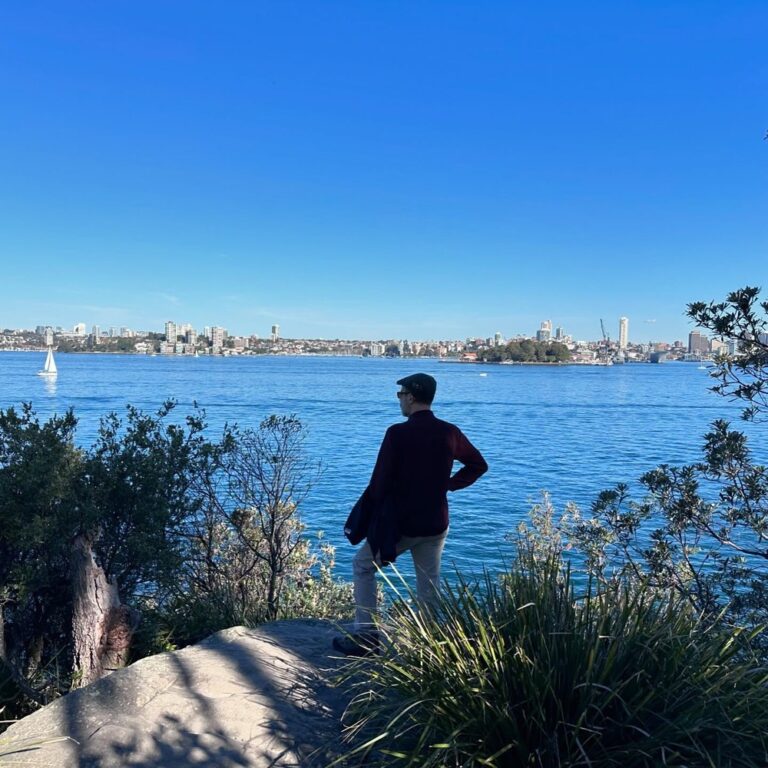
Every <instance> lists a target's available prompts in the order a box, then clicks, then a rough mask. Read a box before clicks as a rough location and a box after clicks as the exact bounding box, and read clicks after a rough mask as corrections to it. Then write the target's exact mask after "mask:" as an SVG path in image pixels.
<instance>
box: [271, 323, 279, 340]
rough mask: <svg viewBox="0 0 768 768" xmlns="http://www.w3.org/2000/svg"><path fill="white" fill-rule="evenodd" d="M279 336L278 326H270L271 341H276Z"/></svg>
mask: <svg viewBox="0 0 768 768" xmlns="http://www.w3.org/2000/svg"><path fill="white" fill-rule="evenodd" d="M279 338H280V326H279V325H273V326H272V341H277V340H278V339H279Z"/></svg>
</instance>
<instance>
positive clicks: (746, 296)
mask: <svg viewBox="0 0 768 768" xmlns="http://www.w3.org/2000/svg"><path fill="white" fill-rule="evenodd" d="M758 295H759V291H758V289H756V288H744V289H742V290H739V291H735V292H733V293H731V294H729V296H728V298H727V300H726V301H724V302H719V303H714V302H709V303H704V302H697V303H694V304H691V305H689V308H688V314H689V316H690V317H691V318H692V319H693V320H695V321H696V322H697V323H698V324H699V325H701V326H703V327H706V328H709V329H711V330H713V331H715V333H716V334H718V335H719V336H720V337H721V338H723V339H725V340H730V341H735V342H737V343H738V348H739V351H738V353H737V354H732V355H722V356H720V357H719V358H717V360H716V368H715V371H714V373H713V375H714V377H715V378H716V379H717V380H718V381H719V383H718V384H717V385H716V386H714V387H713V389H714V391H715V392H717V393H719V394H722V395H726V396H730V397H733V398H736V399H740V400H742V401H744V402H745V403H746V404H747V406H746V409H745V411H744V413H743V415H744V417H745V418H747V419H751V420H756V421H759V420H760V419H759V417H760V416H761V414H762V413H763V412H764V411H765V407H766V405H767V404H768V403H766V398H765V394H766V389H765V387H766V382H767V381H768V336H766V333H765V331H766V319H765V317H763V316H761V315H760V314H759V313H758V302H757V297H758ZM759 306H760V307H761V308H762V310H763V312H765V311H766V310H767V309H768V306H767V305H766V303H765V302H763V303H762V304H760V305H759ZM640 481H641V484H642V486H643V488H644V490H645V495H644V497H643V498H642V499H640V500H638V501H635V500H633V499H631V498H630V495H629V489H628V486H626V485H625V484H620V485H618V486H617V487H616V488H614V489H611V490H607V491H603V492H602V493H601V494H600V495H599V496H598V498H597V499H596V501H595V502H594V504H593V505H592V509H591V513H590V514H589V515H587V516H583V515H582V514H581V513H580V512H579V510H578V509H576V508H575V507H573V506H570V507H569V508H568V509H567V510H566V513H565V514H564V516H563V519H562V521H561V531H562V533H563V535H564V537H565V539H566V540H567V541H568V542H569V544H570V545H571V546H574V547H575V548H576V549H577V550H579V551H580V552H581V553H583V554H584V555H585V556H586V563H587V565H588V567H589V569H590V571H591V573H592V574H593V575H594V576H596V577H597V578H599V579H600V580H601V581H603V582H605V583H608V582H610V581H611V580H615V579H622V578H625V577H627V576H630V575H631V576H633V577H634V578H638V579H644V580H648V581H649V582H650V583H651V584H652V585H654V586H656V587H657V588H660V589H672V590H674V591H675V592H676V593H678V594H679V595H681V596H682V597H684V598H685V599H687V600H688V601H689V602H690V603H691V605H692V606H693V608H694V609H695V610H697V611H701V612H703V613H704V614H705V615H706V616H708V617H709V619H710V620H712V621H715V620H716V621H719V622H726V623H728V624H730V625H731V626H746V627H758V626H768V567H766V566H768V469H766V467H765V466H763V465H761V464H758V463H755V461H754V460H753V457H752V454H751V451H750V449H749V445H748V441H747V437H746V436H745V435H744V434H743V433H742V432H740V431H737V430H734V429H732V428H731V426H730V424H729V423H728V422H727V421H724V420H716V421H715V422H713V423H712V425H711V428H710V430H709V431H708V432H707V433H706V435H705V436H704V442H703V446H702V458H701V460H700V461H698V462H695V463H692V464H689V465H686V466H679V467H676V466H673V465H670V464H662V465H660V466H658V467H656V468H655V469H653V470H651V471H649V472H646V473H645V474H644V475H643V476H642V478H641V479H640ZM761 645H762V646H763V651H764V652H765V653H766V654H768V641H766V639H765V637H763V638H762V640H761Z"/></svg>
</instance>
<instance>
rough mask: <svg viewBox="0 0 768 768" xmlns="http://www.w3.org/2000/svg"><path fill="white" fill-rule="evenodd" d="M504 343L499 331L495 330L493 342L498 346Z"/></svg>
mask: <svg viewBox="0 0 768 768" xmlns="http://www.w3.org/2000/svg"><path fill="white" fill-rule="evenodd" d="M503 343H504V337H503V336H502V335H501V331H496V333H494V334H493V344H494V346H496V347H500V346H501V345H502V344H503Z"/></svg>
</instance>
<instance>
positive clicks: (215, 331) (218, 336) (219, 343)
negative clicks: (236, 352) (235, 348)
mask: <svg viewBox="0 0 768 768" xmlns="http://www.w3.org/2000/svg"><path fill="white" fill-rule="evenodd" d="M226 337H227V329H226V328H221V327H219V326H218V325H214V326H213V328H211V346H212V347H213V349H214V351H218V350H220V349H221V348H222V347H223V346H224V339H225V338H226Z"/></svg>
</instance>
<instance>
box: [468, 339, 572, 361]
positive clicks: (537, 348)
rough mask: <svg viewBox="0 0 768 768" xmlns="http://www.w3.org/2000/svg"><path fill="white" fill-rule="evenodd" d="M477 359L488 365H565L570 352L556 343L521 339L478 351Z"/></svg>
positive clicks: (569, 357)
mask: <svg viewBox="0 0 768 768" xmlns="http://www.w3.org/2000/svg"><path fill="white" fill-rule="evenodd" d="M477 359H478V360H484V361H485V362H488V363H502V362H505V361H510V362H513V363H567V362H570V360H571V352H570V350H569V349H568V347H566V346H565V344H561V343H560V342H558V341H534V340H533V339H521V340H520V341H510V342H508V343H507V344H504V345H499V346H496V347H492V348H491V349H483V350H480V351H479V352H478V353H477Z"/></svg>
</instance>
